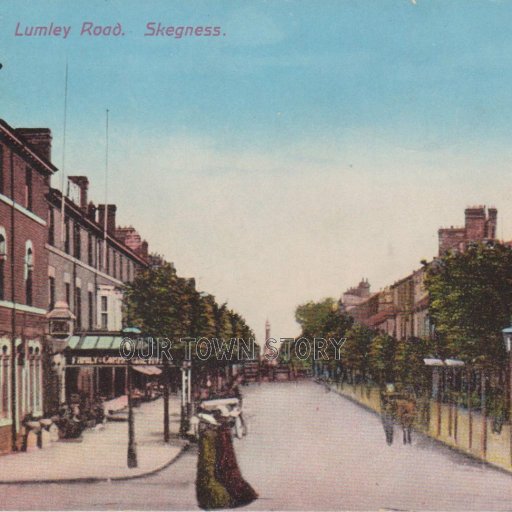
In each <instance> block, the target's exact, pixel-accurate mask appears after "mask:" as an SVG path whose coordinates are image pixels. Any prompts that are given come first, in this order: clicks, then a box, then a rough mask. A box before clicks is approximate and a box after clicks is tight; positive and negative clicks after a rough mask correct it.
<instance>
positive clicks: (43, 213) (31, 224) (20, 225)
mask: <svg viewBox="0 0 512 512" xmlns="http://www.w3.org/2000/svg"><path fill="white" fill-rule="evenodd" d="M3 154H4V159H3V164H4V195H6V196H8V197H11V195H14V199H15V201H16V202H17V203H18V204H21V205H25V169H26V168H27V163H26V162H24V160H23V159H21V158H20V157H19V156H18V155H16V154H14V155H13V163H14V194H11V166H10V150H9V148H8V147H6V146H5V145H3ZM32 184H33V185H32V206H33V208H32V212H33V213H34V214H36V215H37V216H38V217H40V218H41V219H43V220H44V221H46V220H47V211H48V207H47V204H46V200H45V195H46V194H47V192H48V181H47V179H46V177H44V176H42V175H41V174H39V172H37V171H36V170H35V169H33V170H32ZM11 211H12V207H11V206H9V205H7V204H6V203H5V202H3V201H0V225H1V226H2V227H4V228H5V231H6V235H7V260H6V262H5V278H4V282H5V288H6V289H5V295H4V296H5V300H8V301H12V300H13V297H12V288H11V276H12V266H11V265H12V252H11V251H12V248H13V237H12V230H11ZM14 226H15V233H14V276H15V290H14V292H15V297H14V302H17V303H20V304H26V297H25V276H24V273H25V251H26V242H27V240H30V241H31V242H32V249H33V258H34V269H33V292H32V295H33V300H32V305H33V306H35V307H38V308H41V309H46V308H47V307H48V282H47V281H48V277H47V274H48V255H47V251H46V249H45V243H46V241H47V236H48V234H47V226H45V225H42V224H40V223H38V222H37V221H35V220H33V219H32V218H30V217H29V216H27V215H26V214H24V213H23V212H21V211H19V210H17V209H15V210H14Z"/></svg>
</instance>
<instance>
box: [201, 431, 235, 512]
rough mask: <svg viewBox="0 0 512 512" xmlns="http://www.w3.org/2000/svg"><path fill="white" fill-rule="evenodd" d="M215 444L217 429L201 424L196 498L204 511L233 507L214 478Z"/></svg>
mask: <svg viewBox="0 0 512 512" xmlns="http://www.w3.org/2000/svg"><path fill="white" fill-rule="evenodd" d="M217 444H218V432H217V427H216V426H215V425H208V424H205V423H202V424H201V427H200V434H199V457H198V459H197V477H196V497H197V503H198V505H199V506H200V507H201V508H202V509H204V510H212V509H217V508H231V507H233V506H235V504H234V500H233V499H232V497H231V494H230V493H229V492H228V491H227V489H226V488H225V487H224V485H223V484H222V483H221V482H220V481H219V480H218V478H217V476H216V473H217V466H218V460H217V457H218V455H217Z"/></svg>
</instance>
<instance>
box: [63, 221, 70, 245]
mask: <svg viewBox="0 0 512 512" xmlns="http://www.w3.org/2000/svg"><path fill="white" fill-rule="evenodd" d="M69 238H70V233H69V219H68V218H67V217H66V220H65V221H64V252H66V253H68V254H69V249H70V247H69Z"/></svg>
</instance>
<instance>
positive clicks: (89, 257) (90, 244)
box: [87, 233, 94, 267]
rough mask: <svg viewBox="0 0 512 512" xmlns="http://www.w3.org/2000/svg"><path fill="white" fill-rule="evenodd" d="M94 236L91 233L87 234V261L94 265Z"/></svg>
mask: <svg viewBox="0 0 512 512" xmlns="http://www.w3.org/2000/svg"><path fill="white" fill-rule="evenodd" d="M93 240H94V239H93V237H92V235H91V233H88V234H87V263H88V264H89V265H90V266H91V267H92V266H93V264H94V257H93V256H94V255H93V248H94V244H93Z"/></svg>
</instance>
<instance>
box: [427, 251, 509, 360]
mask: <svg viewBox="0 0 512 512" xmlns="http://www.w3.org/2000/svg"><path fill="white" fill-rule="evenodd" d="M425 284H426V286H427V289H428V292H429V295H430V315H431V317H432V319H433V321H434V324H435V327H436V331H437V333H438V335H439V336H440V338H441V341H442V343H443V344H444V345H445V348H446V351H447V353H448V354H450V355H451V356H454V357H459V358H461V359H463V360H466V361H474V360H477V361H481V362H487V363H492V364H494V365H500V364H503V362H504V361H505V353H504V347H503V343H502V341H501V329H503V327H505V326H507V325H508V324H509V320H510V314H511V312H512V249H511V248H509V247H506V246H504V245H501V244H474V245H471V246H470V247H469V248H468V249H467V250H466V251H465V252H464V253H456V254H447V255H446V256H443V257H442V258H439V259H437V260H435V261H434V262H433V263H431V264H430V265H428V266H427V278H426V281H425Z"/></svg>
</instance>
